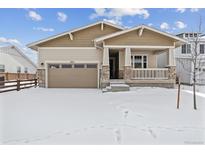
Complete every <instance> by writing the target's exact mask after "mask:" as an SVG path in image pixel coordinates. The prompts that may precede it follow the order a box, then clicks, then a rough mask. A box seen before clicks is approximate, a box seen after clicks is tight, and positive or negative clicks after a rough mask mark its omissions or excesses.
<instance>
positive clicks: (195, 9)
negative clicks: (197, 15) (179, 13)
mask: <svg viewBox="0 0 205 154" xmlns="http://www.w3.org/2000/svg"><path fill="white" fill-rule="evenodd" d="M190 11H191V12H198V11H199V9H198V8H191V9H190Z"/></svg>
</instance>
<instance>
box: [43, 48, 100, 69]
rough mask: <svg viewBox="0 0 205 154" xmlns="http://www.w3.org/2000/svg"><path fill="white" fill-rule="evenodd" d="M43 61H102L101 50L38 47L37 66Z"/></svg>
mask: <svg viewBox="0 0 205 154" xmlns="http://www.w3.org/2000/svg"><path fill="white" fill-rule="evenodd" d="M45 61H74V62H75V61H95V62H96V61H97V62H102V51H100V50H96V49H60V48H59V49H39V68H43V67H44V66H40V64H41V63H45Z"/></svg>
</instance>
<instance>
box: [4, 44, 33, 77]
mask: <svg viewBox="0 0 205 154" xmlns="http://www.w3.org/2000/svg"><path fill="white" fill-rule="evenodd" d="M0 72H9V73H17V72H19V73H32V74H33V73H36V65H35V64H34V63H33V62H32V61H31V60H30V59H29V58H28V57H27V56H26V55H25V54H23V52H22V51H21V50H20V49H19V48H18V47H16V46H14V45H9V46H4V47H0Z"/></svg>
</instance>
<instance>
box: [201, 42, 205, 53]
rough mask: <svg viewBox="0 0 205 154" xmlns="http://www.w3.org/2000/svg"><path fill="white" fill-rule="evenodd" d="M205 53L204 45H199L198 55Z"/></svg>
mask: <svg viewBox="0 0 205 154" xmlns="http://www.w3.org/2000/svg"><path fill="white" fill-rule="evenodd" d="M204 53H205V44H200V54H204Z"/></svg>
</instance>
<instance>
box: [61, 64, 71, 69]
mask: <svg viewBox="0 0 205 154" xmlns="http://www.w3.org/2000/svg"><path fill="white" fill-rule="evenodd" d="M61 67H62V68H72V64H62V65H61Z"/></svg>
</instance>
